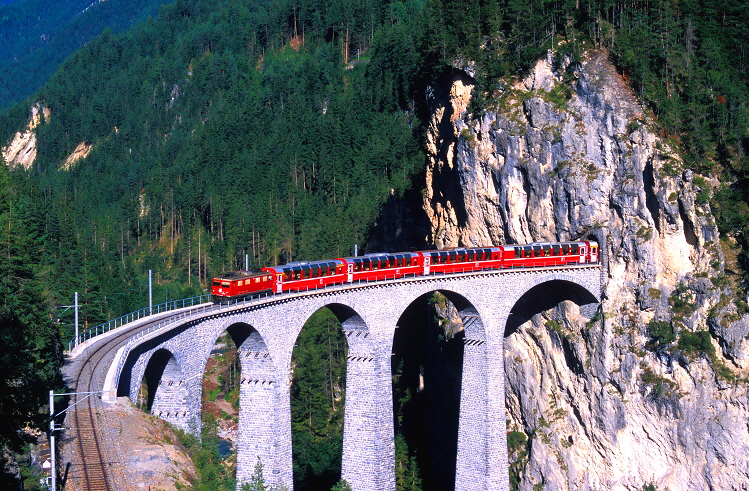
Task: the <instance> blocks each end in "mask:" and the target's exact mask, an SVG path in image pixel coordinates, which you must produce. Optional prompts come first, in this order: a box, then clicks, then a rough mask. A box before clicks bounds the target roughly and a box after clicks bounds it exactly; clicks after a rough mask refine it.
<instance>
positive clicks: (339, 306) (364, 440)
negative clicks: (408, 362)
mask: <svg viewBox="0 0 749 491" xmlns="http://www.w3.org/2000/svg"><path fill="white" fill-rule="evenodd" d="M322 300H323V301H322V302H315V301H313V302H310V303H309V304H308V305H307V306H305V307H306V308H304V309H303V310H302V311H301V312H300V321H301V322H300V329H299V330H298V332H297V336H296V338H295V346H296V344H297V343H299V345H300V346H301V343H300V342H299V339H300V337H301V336H302V333H303V331H304V329H305V328H304V326H305V325H307V324H308V322H309V321H310V319H312V318H313V317H314V316H315V315H316V314H318V313H319V312H320V311H321V310H323V309H327V310H329V311H330V312H331V313H332V314H333V316H334V317H335V318H336V320H337V321H338V323H340V329H341V331H340V332H341V333H342V336H343V340H344V343H345V350H346V358H345V365H346V368H345V370H346V372H345V373H346V377H345V388H344V394H345V396H344V406H343V446H342V450H343V452H342V455H341V475H342V477H343V479H346V480H347V481H348V482H349V483H351V484H352V486H353V487H354V489H359V488H362V489H368V488H367V487H366V485H364V486H363V485H362V483H363V481H362V476H366V479H368V480H370V479H373V478H376V477H377V476H376V474H375V473H372V472H362V467H363V466H362V462H365V461H366V460H367V459H365V458H364V457H365V454H367V453H369V457H368V459H369V460H371V455H373V454H372V453H370V452H371V450H372V448H371V445H373V444H376V441H375V440H376V439H374V438H370V437H371V435H370V434H369V430H372V429H376V428H377V427H379V425H378V424H371V425H367V429H366V430H365V431H362V430H363V429H364V428H362V422H364V421H366V420H367V418H369V417H371V414H370V413H371V412H372V411H371V409H372V402H373V401H374V400H377V395H376V394H377V392H378V390H379V388H378V384H376V383H373V382H374V379H375V378H376V377H377V373H378V370H377V367H378V366H379V360H378V359H377V358H378V353H377V343H376V342H375V336H374V335H372V333H371V332H370V328H369V325H368V324H367V322H365V321H364V319H363V318H362V316H361V315H360V314H359V313H358V312H357V311H356V310H355V309H354V307H352V306H351V305H348V304H346V303H341V302H338V301H330V300H331V299H330V298H325V299H322ZM335 300H338V299H335ZM336 336H337V335H336ZM338 339H340V338H338ZM296 359H297V361H299V358H296ZM289 361H290V362H291V359H290V360H289ZM297 368H298V369H301V368H302V366H297ZM292 388H293V387H292ZM292 393H293V391H292V390H290V398H291V395H292ZM290 402H291V401H290ZM367 448H369V450H367ZM363 459H364V460H363ZM308 477H309V478H310V479H312V481H309V482H311V483H312V486H318V487H323V486H324V487H325V489H327V488H328V487H330V485H332V484H333V483H332V482H330V483H328V482H326V480H327V479H331V480H332V479H335V480H338V477H337V476H331V475H330V474H319V475H317V476H316V477H315V478H311V477H310V476H308ZM315 479H317V480H318V481H315Z"/></svg>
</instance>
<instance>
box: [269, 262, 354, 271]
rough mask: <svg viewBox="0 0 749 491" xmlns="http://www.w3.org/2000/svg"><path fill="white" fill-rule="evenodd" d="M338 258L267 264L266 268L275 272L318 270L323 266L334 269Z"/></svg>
mask: <svg viewBox="0 0 749 491" xmlns="http://www.w3.org/2000/svg"><path fill="white" fill-rule="evenodd" d="M341 263H342V261H341V260H340V259H325V260H322V261H311V262H306V261H296V262H292V263H286V264H283V265H280V266H269V267H268V268H266V269H269V270H273V271H275V272H276V273H292V272H297V271H310V270H313V269H314V270H316V271H319V270H321V269H323V268H330V269H333V270H334V269H335V268H336V266H337V265H338V264H341Z"/></svg>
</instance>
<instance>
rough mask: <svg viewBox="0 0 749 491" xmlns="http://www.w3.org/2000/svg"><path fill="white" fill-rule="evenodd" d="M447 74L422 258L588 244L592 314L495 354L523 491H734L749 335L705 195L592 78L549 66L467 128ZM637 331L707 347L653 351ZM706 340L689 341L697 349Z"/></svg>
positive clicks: (592, 71) (521, 335)
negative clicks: (599, 273)
mask: <svg viewBox="0 0 749 491" xmlns="http://www.w3.org/2000/svg"><path fill="white" fill-rule="evenodd" d="M473 87H474V83H473V79H472V78H471V76H470V75H469V74H468V73H466V72H462V71H460V70H456V74H455V76H454V77H453V79H452V80H451V81H450V83H449V84H445V85H443V86H441V87H435V88H434V89H433V90H432V92H431V93H430V97H431V100H430V102H431V107H432V120H431V122H430V126H429V130H428V136H427V139H428V141H427V142H428V150H429V165H428V169H427V187H426V191H425V193H424V209H425V210H426V213H427V215H428V216H429V220H430V222H431V231H430V232H429V235H428V236H427V237H426V238H425V239H426V241H427V242H431V243H435V244H437V246H439V247H449V246H459V245H460V246H473V245H487V244H500V243H527V242H533V241H545V240H574V239H578V238H583V239H592V240H598V241H599V243H600V244H601V250H602V253H603V270H604V271H603V274H604V280H605V288H604V300H603V302H602V305H601V311H600V314H599V315H598V316H597V318H594V319H592V320H591V319H587V318H585V317H583V316H581V315H580V312H579V309H578V308H577V306H576V305H575V304H574V303H570V302H563V303H562V304H559V305H558V306H557V307H556V308H554V309H552V310H550V311H545V312H541V313H538V314H536V315H535V316H534V317H533V318H532V320H531V321H530V322H528V323H526V324H524V325H522V326H520V328H519V329H518V330H517V331H516V332H513V333H511V334H509V335H508V336H507V338H506V348H505V363H506V377H507V383H508V392H507V415H508V431H512V430H515V431H517V432H522V433H523V434H525V435H526V436H527V437H528V440H527V442H526V443H525V444H522V445H520V446H519V447H518V448H515V449H512V448H511V449H510V450H511V451H510V454H511V456H514V457H516V458H517V459H518V460H517V461H516V462H515V463H514V464H513V467H512V468H511V472H512V473H513V475H515V476H516V477H517V479H518V483H519V484H518V488H519V489H521V490H529V491H530V490H532V489H539V488H538V487H535V486H539V485H540V486H542V488H543V489H546V490H557V489H558V490H568V489H569V490H602V489H608V490H641V489H642V488H643V486H644V485H646V484H653V485H655V486H656V488H657V489H659V490H665V489H670V490H672V491H676V490H706V489H721V490H733V489H735V490H738V489H749V459H747V458H746V455H747V454H748V452H749V426H748V425H747V420H749V398H748V397H747V381H746V380H747V379H746V377H747V370H748V369H749V341H747V338H746V336H747V332H749V319H748V318H746V317H743V318H742V317H741V315H740V314H739V313H738V311H737V308H736V307H735V306H734V305H733V304H732V302H731V300H730V299H731V298H732V294H731V292H730V290H728V288H727V286H726V282H725V281H723V279H725V275H724V272H723V262H724V261H723V253H722V250H721V248H720V243H719V237H718V231H717V228H716V226H715V224H714V220H713V219H712V218H711V211H710V207H709V203H708V200H707V199H705V196H707V194H706V193H707V192H709V188H710V183H709V180H707V179H705V178H703V177H700V176H696V175H693V174H692V172H691V171H689V170H686V169H684V167H683V165H682V162H681V160H680V158H679V156H678V154H677V153H676V152H675V150H674V149H672V148H671V146H670V145H669V144H668V142H667V141H664V140H662V139H661V138H659V137H658V136H657V134H656V132H655V130H654V128H655V126H654V124H653V123H652V121H650V119H649V117H648V116H647V114H646V113H645V112H644V111H643V109H642V108H641V107H640V105H639V104H638V102H637V100H636V98H635V96H634V94H633V93H632V92H631V90H630V88H629V87H628V86H627V85H626V84H625V83H624V82H623V80H622V79H621V78H620V77H619V75H618V74H617V73H616V71H615V69H614V68H613V66H612V65H611V64H610V63H609V62H608V59H607V56H606V53H603V52H591V53H589V54H588V55H587V57H586V58H585V60H584V61H583V62H581V63H576V64H570V63H569V61H568V60H565V59H557V58H555V57H554V55H553V54H550V55H549V56H548V58H547V59H546V60H543V61H541V62H539V63H538V64H537V65H536V66H535V67H534V69H533V70H532V71H531V73H530V74H528V76H527V77H526V78H525V79H523V80H522V81H519V82H517V83H515V84H514V85H510V84H508V85H507V86H503V87H499V89H498V90H497V91H496V92H495V93H494V94H493V96H492V100H493V101H494V104H495V107H494V108H492V109H489V110H487V111H484V113H483V114H482V115H481V116H480V117H478V116H476V117H475V116H474V115H472V114H471V113H470V112H469V108H470V106H469V101H470V98H471V93H472V90H473ZM651 321H662V322H663V323H665V324H666V325H670V326H672V328H673V330H674V333H675V336H676V338H678V337H679V336H680V335H681V334H683V333H689V334H693V333H696V332H699V331H708V332H709V333H710V336H709V337H708V339H709V340H710V343H712V348H713V350H714V352H712V354H711V351H712V350H711V349H710V348H709V347H706V346H703V347H702V348H701V349H697V350H690V349H688V347H687V346H686V345H682V346H681V347H680V345H679V344H678V343H677V341H676V339H671V340H666V344H668V346H667V347H665V348H662V349H660V350H659V349H656V347H654V346H655V344H654V343H655V340H654V339H653V336H652V335H649V334H648V328H647V325H648V323H649V322H651ZM702 339H704V338H702Z"/></svg>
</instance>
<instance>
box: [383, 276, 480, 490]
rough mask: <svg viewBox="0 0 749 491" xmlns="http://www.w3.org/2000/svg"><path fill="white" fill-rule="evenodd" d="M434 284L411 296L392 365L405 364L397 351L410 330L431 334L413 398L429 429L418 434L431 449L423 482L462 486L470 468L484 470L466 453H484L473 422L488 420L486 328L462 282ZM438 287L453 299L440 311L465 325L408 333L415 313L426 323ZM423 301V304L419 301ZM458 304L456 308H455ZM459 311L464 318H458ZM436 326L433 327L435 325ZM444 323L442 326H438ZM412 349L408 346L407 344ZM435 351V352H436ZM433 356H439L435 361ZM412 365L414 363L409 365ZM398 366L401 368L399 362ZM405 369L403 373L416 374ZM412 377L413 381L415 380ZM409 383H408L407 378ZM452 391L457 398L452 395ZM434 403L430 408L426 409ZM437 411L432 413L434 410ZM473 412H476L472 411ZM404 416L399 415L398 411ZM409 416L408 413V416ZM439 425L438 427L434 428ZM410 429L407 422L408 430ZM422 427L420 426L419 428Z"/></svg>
mask: <svg viewBox="0 0 749 491" xmlns="http://www.w3.org/2000/svg"><path fill="white" fill-rule="evenodd" d="M434 286H435V288H433V289H429V290H428V291H424V290H426V289H423V290H422V291H420V292H419V295H418V297H416V298H413V299H411V300H410V301H409V303H408V305H407V306H405V307H404V308H403V309H402V310H401V312H400V315H399V316H398V330H397V331H396V334H395V335H394V336H393V340H392V342H393V348H392V351H393V353H394V356H395V358H394V359H393V364H394V366H395V364H396V363H400V359H401V358H400V357H399V354H398V352H399V351H400V350H403V349H404V348H403V345H408V344H411V343H409V342H408V341H404V338H405V337H407V336H410V335H416V336H423V335H426V338H424V339H419V340H418V341H416V342H417V344H421V345H423V348H419V349H424V350H425V351H424V352H423V353H422V354H421V355H419V354H416V355H415V356H417V357H418V358H422V359H423V360H424V361H425V362H426V364H425V365H423V373H421V369H422V365H421V363H422V362H421V361H419V362H418V364H419V365H420V366H419V370H420V373H419V386H418V394H416V393H412V396H411V397H412V400H414V401H417V404H418V405H420V406H421V408H422V409H420V411H424V410H426V412H422V414H421V417H423V419H424V420H425V421H426V422H425V423H424V426H425V428H424V430H425V432H424V433H423V434H422V435H421V436H417V437H416V438H417V439H418V438H422V439H423V440H422V445H426V447H425V448H422V449H419V451H418V452H417V454H418V453H420V454H421V455H426V454H429V457H428V458H429V460H430V462H429V463H428V464H427V467H423V464H422V468H421V471H422V472H423V474H424V475H423V476H422V477H423V479H424V485H425V486H426V487H429V488H430V489H440V490H452V489H458V488H457V487H456V486H457V481H458V480H460V479H462V480H463V481H465V478H463V477H462V476H460V473H461V472H465V469H471V470H472V472H481V471H480V470H474V467H475V462H473V461H472V459H471V458H466V457H468V456H469V454H471V453H473V454H475V455H480V454H482V453H483V452H484V449H483V448H480V449H478V448H474V447H482V445H483V442H484V440H483V439H481V438H476V431H475V427H474V428H473V429H471V427H472V426H474V425H484V424H485V421H486V420H485V418H484V416H483V413H484V412H485V410H486V409H485V408H486V393H487V391H486V387H485V386H486V383H487V379H486V374H485V372H483V371H482V370H481V369H480V367H483V366H484V365H485V360H486V356H487V355H486V346H485V339H486V331H485V328H484V323H483V322H482V319H481V315H480V314H479V310H478V307H477V306H476V305H474V303H473V301H472V299H469V298H468V297H467V296H466V295H464V293H463V292H462V288H461V287H460V286H459V285H455V284H453V285H450V284H447V285H446V284H437V285H434ZM435 292H437V293H440V294H441V295H442V296H443V297H444V298H446V299H447V300H448V301H449V303H448V302H445V304H443V305H440V306H439V307H434V308H439V309H440V310H443V312H444V313H445V314H446V315H448V316H450V317H453V321H452V322H450V324H452V325H453V326H454V327H458V328H459V329H460V330H458V331H455V330H451V329H449V328H448V329H446V330H445V331H444V332H442V331H439V339H440V340H439V341H435V339H434V338H438V334H437V333H436V332H434V331H432V330H431V329H432V328H426V327H425V328H422V329H424V330H421V331H420V332H419V333H418V334H417V333H415V332H414V333H410V334H409V333H406V332H405V330H406V329H409V328H410V326H409V325H408V324H409V323H411V322H414V319H413V317H414V316H421V315H422V314H423V313H426V314H427V317H426V318H424V319H422V320H421V321H418V320H416V321H415V322H421V323H422V324H427V323H429V322H430V320H429V319H428V318H429V317H430V316H431V315H432V314H431V313H430V310H429V308H428V307H427V306H426V303H427V302H428V299H429V297H430V296H431V295H433V294H434V293H435ZM419 304H421V305H419ZM453 308H454V310H453ZM411 309H417V312H415V313H410V311H411ZM455 316H457V317H458V318H459V322H455V321H458V319H455V318H454V317H455ZM433 327H434V326H433ZM437 327H439V326H437ZM406 350H409V348H406ZM435 350H436V351H435ZM430 360H438V361H437V362H436V363H435V362H434V361H430ZM413 365H414V364H413V362H412V363H406V364H405V365H404V371H406V370H407V371H409V372H413V369H414V366H413ZM409 366H410V367H409ZM395 369H396V370H397V369H398V367H395ZM413 375H414V374H413V373H411V375H407V374H405V373H404V374H403V375H401V376H408V377H409V378H412V377H413ZM412 383H413V381H411V382H410V384H412ZM407 384H409V382H407ZM451 396H452V397H451ZM427 408H429V409H427ZM429 413H433V414H429ZM470 413H473V414H474V415H477V417H475V418H474V417H473V416H471V414H470ZM399 416H400V415H399ZM403 416H404V417H406V415H405V414H404V415H403ZM435 428H439V430H438V431H435ZM405 429H406V428H405V427H404V430H405ZM416 431H417V432H419V429H417V430H416Z"/></svg>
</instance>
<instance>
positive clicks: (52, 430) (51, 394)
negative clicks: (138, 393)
mask: <svg viewBox="0 0 749 491" xmlns="http://www.w3.org/2000/svg"><path fill="white" fill-rule="evenodd" d="M103 392H104V391H103V390H99V391H96V392H65V393H63V394H55V391H54V390H50V391H49V462H50V464H52V491H57V464H56V458H55V431H57V430H61V429H62V427H60V428H57V427H56V426H55V418H56V417H58V416H59V415H61V414H62V413H64V412H67V411H68V409H73V408H74V407H75V406H76V405H77V404H78V403H79V402H83V401H85V400H86V399H88V398H89V397H91V396H92V395H94V394H101V393H103ZM83 394H86V397H84V398H83V399H81V400H80V401H76V402H75V404H73V405H72V406H70V407H67V408H65V409H63V410H62V411H60V412H59V413H57V414H55V396H77V395H83ZM81 457H83V456H81Z"/></svg>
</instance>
